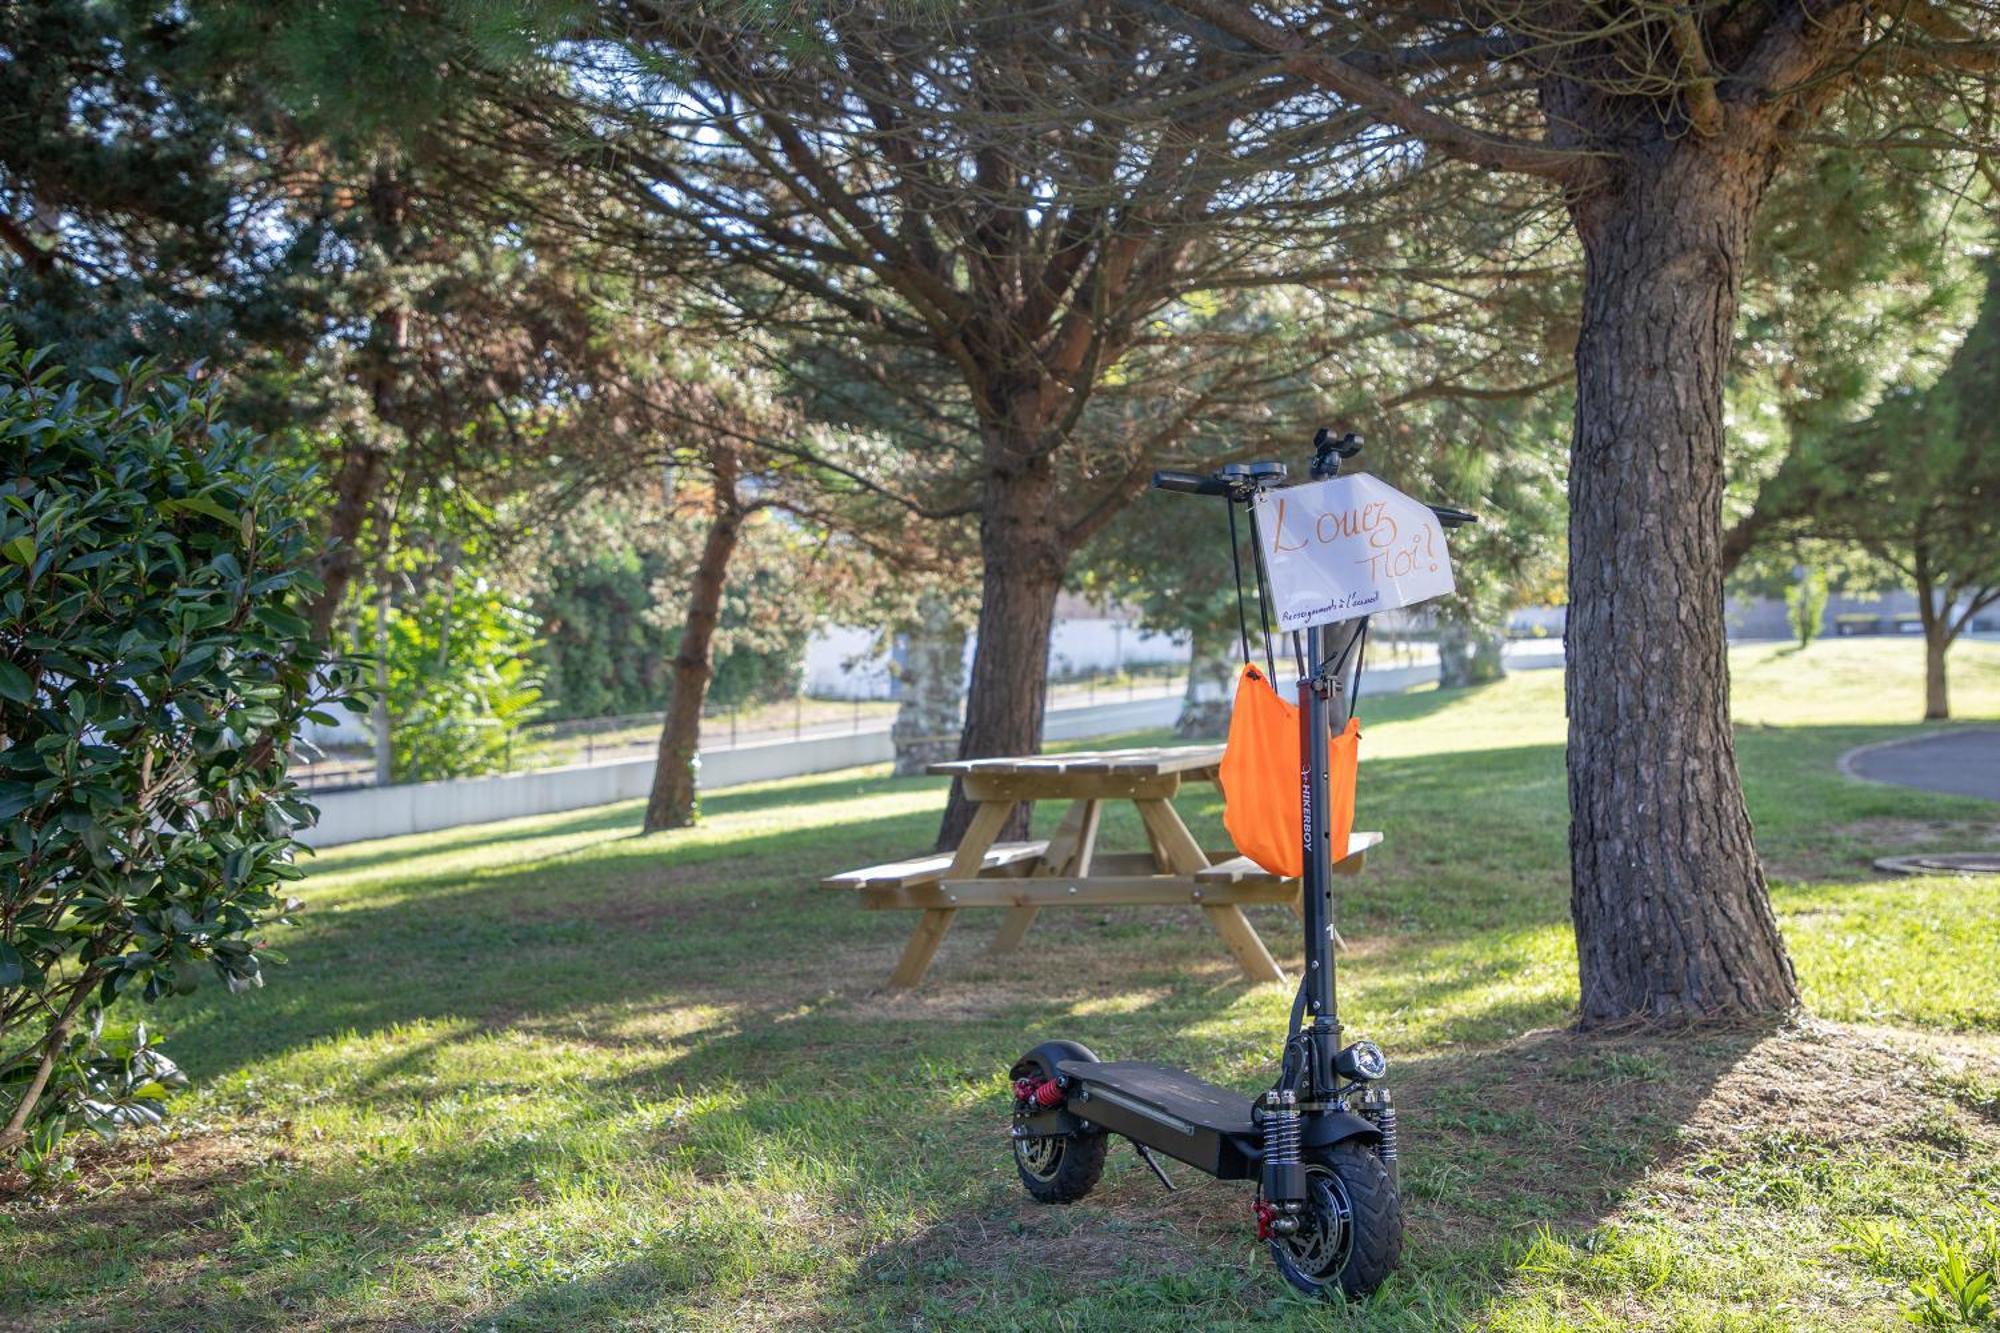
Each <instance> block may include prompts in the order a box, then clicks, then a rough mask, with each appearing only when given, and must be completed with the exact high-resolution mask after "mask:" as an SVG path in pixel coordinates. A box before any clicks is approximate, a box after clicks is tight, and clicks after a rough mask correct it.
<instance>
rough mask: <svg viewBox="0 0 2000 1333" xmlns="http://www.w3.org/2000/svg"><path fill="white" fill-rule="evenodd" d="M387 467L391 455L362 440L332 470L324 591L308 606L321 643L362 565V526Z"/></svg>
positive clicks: (322, 564)
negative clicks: (334, 470) (362, 442)
mask: <svg viewBox="0 0 2000 1333" xmlns="http://www.w3.org/2000/svg"><path fill="white" fill-rule="evenodd" d="M387 470H388V460H387V457H386V456H385V455H384V454H383V452H382V451H381V450H380V449H375V448H371V447H369V446H366V445H361V446H357V447H354V448H351V449H348V450H347V451H346V452H345V453H343V454H342V455H341V459H340V468H339V470H338V471H336V472H335V473H334V474H333V508H332V510H331V511H330V512H328V514H327V517H326V537H327V544H326V547H325V549H324V550H322V551H321V552H320V555H319V559H318V560H317V561H316V562H315V572H316V573H317V574H318V575H319V581H320V591H319V593H318V595H317V596H315V597H314V598H313V600H312V602H311V604H310V605H308V606H307V607H306V620H307V622H308V623H310V624H311V625H312V633H313V642H315V643H317V644H320V645H321V646H322V647H323V646H325V645H326V643H327V642H328V641H329V640H330V639H331V638H332V635H333V622H334V618H335V617H336V616H338V615H339V614H340V602H341V599H342V598H343V597H345V596H346V595H347V587H348V585H349V584H350V583H352V582H353V581H354V575H355V574H356V572H357V571H359V569H360V568H361V550H360V547H359V545H358V543H359V541H360V538H361V529H362V528H363V527H364V526H365V525H366V524H367V522H368V515H369V513H370V512H371V511H373V509H374V507H375V497H376V496H378V495H380V494H381V492H382V475H383V473H384V472H386V471H387Z"/></svg>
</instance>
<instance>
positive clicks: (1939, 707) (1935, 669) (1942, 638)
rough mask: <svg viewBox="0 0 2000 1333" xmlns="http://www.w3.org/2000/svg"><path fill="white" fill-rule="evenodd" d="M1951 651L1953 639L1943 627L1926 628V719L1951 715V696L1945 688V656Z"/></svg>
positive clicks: (1939, 718) (1929, 720)
mask: <svg viewBox="0 0 2000 1333" xmlns="http://www.w3.org/2000/svg"><path fill="white" fill-rule="evenodd" d="M1950 651H1951V639H1950V638H1949V637H1947V636H1946V635H1945V634H1944V633H1943V631H1942V630H1941V629H1933V628H1930V627H1926V628H1925V630H1924V720H1925V721H1926V722H1932V721H1941V720H1943V719H1944V718H1948V717H1950V716H1951V697H1950V694H1949V692H1948V691H1947V690H1946V688H1945V671H1944V658H1945V654H1946V653H1948V652H1950Z"/></svg>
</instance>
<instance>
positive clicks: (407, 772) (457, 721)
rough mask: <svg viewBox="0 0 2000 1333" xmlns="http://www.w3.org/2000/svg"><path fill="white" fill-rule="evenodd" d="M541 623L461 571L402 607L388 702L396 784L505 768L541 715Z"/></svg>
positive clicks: (393, 635)
mask: <svg viewBox="0 0 2000 1333" xmlns="http://www.w3.org/2000/svg"><path fill="white" fill-rule="evenodd" d="M535 629H536V620H535V617H534V616H533V615H532V614H530V613H529V612H527V611H524V610H522V609H520V608H519V607H517V606H515V605H513V604H512V603H511V602H509V601H508V600H507V598H506V597H505V595H503V594H502V593H501V592H500V591H499V590H498V589H496V588H494V587H493V586H492V585H490V584H488V583H487V582H486V581H485V580H484V579H482V578H479V577H477V576H476V575H474V574H472V573H471V572H469V571H467V570H465V569H463V568H458V569H454V570H452V571H451V572H450V573H449V574H447V575H446V576H445V578H443V579H441V580H436V581H433V582H430V583H427V584H426V585H425V586H424V588H423V589H422V591H420V592H418V593H416V594H414V595H411V596H408V597H405V598H403V599H402V600H401V601H399V602H398V603H397V604H396V605H395V607H394V608H393V609H392V610H391V612H390V614H389V625H388V630H389V633H388V640H387V642H386V643H384V644H383V645H382V659H383V662H384V664H385V666H386V668H387V680H386V681H385V682H384V684H383V689H382V698H383V700H384V701H385V703H386V704H387V707H388V710H389V752H390V763H391V765H392V767H393V769H394V776H395V779H396V781H398V782H419V781H430V780H435V779H437V778H455V777H464V776H467V775H469V774H473V773H492V772H496V771H498V770H500V769H503V768H505V767H507V761H508V757H509V755H510V753H511V751H512V748H513V745H514V741H515V740H516V739H517V738H518V737H519V735H520V732H521V728H522V727H524V726H526V725H527V724H528V723H529V722H532V721H533V720H534V719H535V718H536V717H538V716H540V715H541V712H542V675H541V671H540V669H539V668H538V667H537V666H536V665H535V664H534V663H533V661H532V660H531V658H530V656H529V655H530V654H531V653H532V652H533V650H534V648H535Z"/></svg>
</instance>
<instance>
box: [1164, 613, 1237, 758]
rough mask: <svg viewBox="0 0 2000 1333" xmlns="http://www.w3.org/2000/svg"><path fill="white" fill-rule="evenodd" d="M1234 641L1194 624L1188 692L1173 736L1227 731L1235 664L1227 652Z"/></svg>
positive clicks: (1192, 736) (1231, 655) (1203, 734)
mask: <svg viewBox="0 0 2000 1333" xmlns="http://www.w3.org/2000/svg"><path fill="white" fill-rule="evenodd" d="M1235 642H1236V640H1235V638H1234V637H1233V636H1231V635H1230V634H1228V633H1227V632H1226V631H1220V630H1216V629H1214V628H1211V627H1207V626H1201V625H1197V626H1196V627H1195V630H1194V636H1193V642H1191V643H1190V644H1189V645H1188V678H1187V692H1186V693H1185V694H1183V695H1182V696H1181V715H1180V717H1178V718H1177V719H1175V721H1174V734H1175V735H1177V736H1182V737H1186V738H1189V739H1193V738H1196V737H1205V736H1220V735H1222V734H1223V733H1224V732H1226V731H1228V730H1229V705H1230V697H1229V688H1230V681H1231V680H1232V679H1233V678H1234V677H1235V675H1236V670H1237V666H1238V663H1237V661H1236V659H1235V656H1234V655H1233V654H1232V653H1231V652H1230V651H1229V649H1230V647H1231V646H1232V645H1233V644H1234V643H1235Z"/></svg>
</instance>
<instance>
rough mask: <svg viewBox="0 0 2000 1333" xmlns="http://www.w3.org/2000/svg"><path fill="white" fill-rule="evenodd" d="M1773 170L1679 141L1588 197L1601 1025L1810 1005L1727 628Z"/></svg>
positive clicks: (1588, 829) (1571, 689) (1583, 362)
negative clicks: (1736, 495) (1740, 425)
mask: <svg viewBox="0 0 2000 1333" xmlns="http://www.w3.org/2000/svg"><path fill="white" fill-rule="evenodd" d="M1772 164H1773V163H1772V159H1771V157H1770V156H1769V155H1768V154H1765V153H1758V152H1753V151H1748V150H1745V149H1743V148H1742V147H1740V146H1735V145H1732V144H1728V143H1714V142H1703V141H1697V140H1695V139H1694V138H1693V136H1687V137H1683V138H1680V139H1670V138H1666V137H1664V136H1663V137H1662V138H1661V139H1660V140H1659V141H1658V142H1657V143H1656V144H1654V145H1652V146H1650V147H1644V148H1640V149H1636V150H1634V151H1633V152H1632V153H1630V154H1629V155H1628V156H1627V158H1626V162H1625V168H1626V169H1625V170H1624V171H1623V172H1621V173H1620V175H1619V179H1618V181H1617V183H1616V184H1615V185H1612V186H1609V187H1606V188H1604V189H1601V190H1597V191H1593V192H1591V193H1589V194H1587V195H1585V196H1583V197H1582V198H1580V199H1578V200H1577V201H1576V202H1575V203H1574V204H1573V205H1572V209H1573V213H1574V218H1575V222H1576V227H1577V231H1578V234H1579V236H1580V238H1581V239H1582V242H1583V248H1584V254H1585V260H1586V270H1585V289H1584V314H1583V326H1582V331H1581V335H1580V338H1579V341H1578V344H1577V351H1576V363H1577V405H1576V428H1575V437H1574V441H1573V445H1572V450H1571V466H1570V527H1569V545H1570V574H1569V623H1568V628H1567V629H1566V631H1565V634H1564V646H1565V649H1566V652H1567V666H1566V676H1567V681H1566V687H1567V694H1568V711H1569V758H1568V763H1569V798H1570V815H1571V825H1570V865H1571V875H1572V885H1571V913H1572V916H1573V918H1574V920H1575V925H1576V936H1577V954H1578V965H1579V973H1580V982H1581V991H1582V996H1581V1011H1580V1021H1581V1022H1582V1024H1583V1025H1585V1026H1591V1025H1597V1024H1605V1023H1614V1022H1623V1021H1630V1020H1635V1019H1638V1020H1649V1021H1690V1020H1699V1019H1711V1018H1722V1017H1740V1016H1745V1015H1753V1014H1767V1013H1771V1012H1774V1011H1783V1010H1787V1009H1789V1008H1791V1007H1793V1006H1794V1005H1796V1003H1797V1001H1798V987H1797V983H1796V981H1795V979H1794V977H1793V974H1792V965H1791V961H1790V959H1789V958H1788V957H1787V956H1786V953H1785V948H1784V944H1783V941H1782V940H1781V939H1780V937H1779V934H1778V928H1777V922H1776V920H1775V918H1774V917H1773V915H1772V912H1771V906H1770V899H1769V895H1768V893H1767V892H1766V888H1765V882H1764V874H1763V868H1762V866H1761V865H1760V863H1759V862H1758V859H1757V851H1756V848H1755V846H1754V845H1753V843H1752V840H1751V826H1750V818H1749V813H1748V811H1747V810H1746V809H1745V806H1744V802H1743V790H1742V783H1741V780H1740V778H1739V777H1738V775H1737V770H1736V755H1735V740H1734V737H1733V735H1732V733H1731V729H1730V723H1729V663H1728V657H1727V646H1726V642H1725V638H1724V632H1723V615H1722V595H1723V594H1722V532H1721V528H1722V490H1723V451H1722V445H1723V384H1724V379H1725V376H1726V374H1727V371H1728V365H1729V351H1730V344H1731V341H1732V338H1733V334H1734V325H1735V319H1736V306H1737V296H1738V289H1739V284H1740V281H1741V272H1742V264H1743V260H1744V256H1745V252H1746V247H1747V244H1748V242H1749V236H1750V225H1751V220H1752V218H1753V217H1754V215H1755V211H1756V206H1757V203H1758V201H1759V199H1760V197H1761V195H1762V193H1763V189H1764V186H1765V185H1766V184H1767V183H1768V180H1769V176H1770V171H1771V166H1772Z"/></svg>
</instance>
